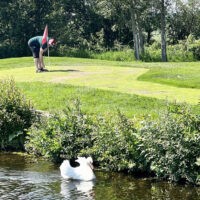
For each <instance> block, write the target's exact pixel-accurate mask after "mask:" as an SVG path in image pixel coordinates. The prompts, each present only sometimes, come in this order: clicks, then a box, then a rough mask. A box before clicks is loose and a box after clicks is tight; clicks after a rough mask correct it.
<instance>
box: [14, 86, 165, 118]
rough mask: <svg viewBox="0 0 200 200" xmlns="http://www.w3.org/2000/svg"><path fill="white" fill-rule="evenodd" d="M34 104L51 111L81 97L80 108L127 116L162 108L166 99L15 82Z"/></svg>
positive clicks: (156, 111) (59, 108)
mask: <svg viewBox="0 0 200 200" xmlns="http://www.w3.org/2000/svg"><path fill="white" fill-rule="evenodd" d="M17 85H18V86H19V87H20V88H21V89H22V90H23V92H24V93H25V94H26V97H28V98H29V99H32V102H33V104H34V106H35V107H36V108H37V109H40V110H48V111H51V112H54V111H58V110H62V109H65V108H66V105H67V104H68V103H69V102H71V101H73V100H74V99H80V100H81V103H82V109H83V110H84V111H86V112H89V113H92V114H95V113H98V114H111V113H112V114H113V113H117V111H118V110H120V111H122V112H123V113H125V114H126V115H127V116H129V117H133V115H140V116H142V115H144V114H150V113H151V114H153V115H156V113H158V112H159V111H160V110H163V109H165V107H166V102H165V101H162V100H157V99H155V98H148V97H141V96H138V95H133V94H125V93H120V92H113V91H106V90H101V89H93V88H90V87H79V86H72V85H66V84H52V83H48V84H47V83H43V82H31V83H18V84H17Z"/></svg>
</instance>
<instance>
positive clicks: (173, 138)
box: [140, 105, 200, 184]
mask: <svg viewBox="0 0 200 200" xmlns="http://www.w3.org/2000/svg"><path fill="white" fill-rule="evenodd" d="M140 149H141V151H142V153H143V155H144V156H145V157H146V159H147V161H148V162H149V164H150V166H151V170H152V171H154V172H155V174H156V175H157V176H158V177H163V178H167V179H170V180H172V181H182V180H184V181H188V182H190V183H195V184H198V183H199V182H200V166H199V165H198V164H197V161H198V159H199V158H200V151H199V149H200V116H197V115H194V114H192V113H191V112H190V110H189V109H188V108H187V107H184V106H180V105H179V106H178V105H177V106H174V107H169V108H168V112H167V113H165V114H163V115H162V116H161V117H160V118H159V119H158V120H157V121H151V120H145V121H144V122H143V124H142V129H141V146H140Z"/></svg>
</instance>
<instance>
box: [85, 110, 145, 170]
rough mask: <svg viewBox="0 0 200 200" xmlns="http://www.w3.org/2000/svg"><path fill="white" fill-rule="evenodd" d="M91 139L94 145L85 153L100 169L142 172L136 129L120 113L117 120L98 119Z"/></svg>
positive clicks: (111, 117) (112, 118)
mask: <svg viewBox="0 0 200 200" xmlns="http://www.w3.org/2000/svg"><path fill="white" fill-rule="evenodd" d="M92 138H93V143H94V144H93V146H92V148H90V149H88V150H87V151H86V152H87V153H88V154H90V155H92V156H93V157H94V160H95V161H96V162H98V163H99V165H100V167H101V168H103V169H106V170H111V171H128V172H135V171H139V170H140V171H142V170H144V166H143V165H140V157H139V153H138V151H137V143H138V141H139V140H138V133H137V129H136V128H135V125H134V123H133V121H131V120H129V119H127V118H126V117H125V116H124V115H122V114H121V113H120V112H119V114H118V117H117V118H116V117H113V116H110V117H109V118H103V117H99V118H98V119H97V129H96V131H95V132H93V135H92ZM83 152H85V151H83Z"/></svg>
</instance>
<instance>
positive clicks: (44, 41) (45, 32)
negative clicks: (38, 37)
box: [42, 25, 48, 45]
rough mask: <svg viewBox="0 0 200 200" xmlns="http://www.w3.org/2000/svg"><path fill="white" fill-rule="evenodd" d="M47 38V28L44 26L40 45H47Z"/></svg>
mask: <svg viewBox="0 0 200 200" xmlns="http://www.w3.org/2000/svg"><path fill="white" fill-rule="evenodd" d="M47 37H48V26H47V25H46V27H45V29H44V33H43V37H42V45H44V44H47Z"/></svg>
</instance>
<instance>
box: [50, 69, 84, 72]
mask: <svg viewBox="0 0 200 200" xmlns="http://www.w3.org/2000/svg"><path fill="white" fill-rule="evenodd" d="M49 72H80V70H74V69H67V70H64V69H63V70H62V69H58V70H49Z"/></svg>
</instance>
